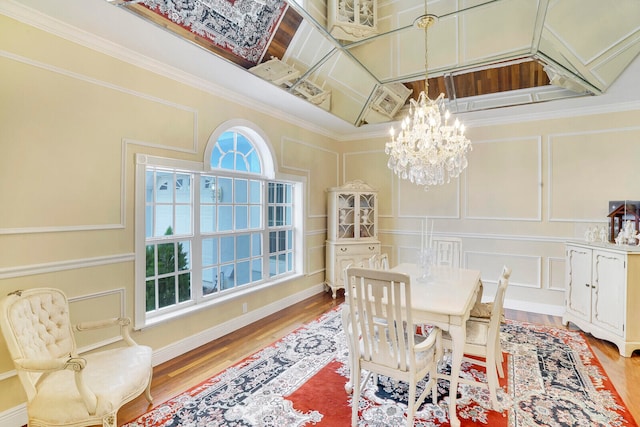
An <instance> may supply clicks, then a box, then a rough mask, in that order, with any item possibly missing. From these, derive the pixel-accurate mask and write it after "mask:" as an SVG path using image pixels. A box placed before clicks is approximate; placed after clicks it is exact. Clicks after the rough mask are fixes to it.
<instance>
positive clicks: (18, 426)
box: [0, 403, 29, 427]
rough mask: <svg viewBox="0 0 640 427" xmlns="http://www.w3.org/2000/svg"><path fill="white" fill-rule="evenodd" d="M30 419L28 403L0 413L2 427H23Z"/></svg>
mask: <svg viewBox="0 0 640 427" xmlns="http://www.w3.org/2000/svg"><path fill="white" fill-rule="evenodd" d="M28 419H29V418H28V417H27V404H26V403H23V404H22V405H18V406H15V407H13V408H10V409H7V410H6V411H4V412H0V426H6V427H22V426H26V425H27V421H28Z"/></svg>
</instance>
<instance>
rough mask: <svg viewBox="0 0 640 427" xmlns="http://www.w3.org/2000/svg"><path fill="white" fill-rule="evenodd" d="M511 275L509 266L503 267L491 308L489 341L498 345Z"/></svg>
mask: <svg viewBox="0 0 640 427" xmlns="http://www.w3.org/2000/svg"><path fill="white" fill-rule="evenodd" d="M510 277H511V269H510V268H509V267H507V266H504V267H502V273H501V274H500V278H499V279H498V288H497V289H496V296H495V298H494V300H493V307H492V309H491V318H490V319H489V332H488V334H489V336H488V338H487V342H488V343H494V344H495V346H496V347H499V346H500V321H501V320H502V312H503V310H504V297H505V295H506V293H507V286H509V278H510Z"/></svg>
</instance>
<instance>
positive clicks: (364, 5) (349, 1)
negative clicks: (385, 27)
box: [328, 0, 378, 41]
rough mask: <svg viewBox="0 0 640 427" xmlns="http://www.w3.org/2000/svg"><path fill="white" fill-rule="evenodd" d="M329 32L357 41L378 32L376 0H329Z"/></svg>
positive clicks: (340, 37)
mask: <svg viewBox="0 0 640 427" xmlns="http://www.w3.org/2000/svg"><path fill="white" fill-rule="evenodd" d="M328 7H329V15H328V20H329V26H328V28H329V32H330V33H331V35H332V36H334V37H335V38H337V39H338V40H349V41H357V40H362V39H364V38H366V37H369V36H372V35H375V34H377V33H378V0H329V2H328Z"/></svg>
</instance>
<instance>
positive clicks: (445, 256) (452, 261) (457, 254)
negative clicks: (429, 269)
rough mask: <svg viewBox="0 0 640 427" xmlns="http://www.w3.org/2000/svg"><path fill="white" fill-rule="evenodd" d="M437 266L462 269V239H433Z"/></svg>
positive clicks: (432, 243)
mask: <svg viewBox="0 0 640 427" xmlns="http://www.w3.org/2000/svg"><path fill="white" fill-rule="evenodd" d="M431 250H432V251H433V256H434V260H433V263H434V264H435V265H447V266H450V267H461V266H462V265H461V259H462V239H460V238H457V237H433V238H432V239H431Z"/></svg>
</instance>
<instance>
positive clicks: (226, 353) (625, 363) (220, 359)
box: [118, 292, 640, 426]
mask: <svg viewBox="0 0 640 427" xmlns="http://www.w3.org/2000/svg"><path fill="white" fill-rule="evenodd" d="M343 301H344V297H343V295H342V292H340V293H339V295H338V298H336V299H335V300H334V299H333V298H331V294H330V293H321V294H318V295H316V296H313V297H311V298H309V299H307V300H305V301H302V302H300V303H298V304H295V305H293V306H291V307H289V308H287V309H285V310H282V311H280V312H278V313H275V314H272V315H271V316H269V317H267V318H265V319H263V320H261V321H260V322H257V323H255V324H252V325H249V326H246V327H244V328H242V329H239V330H237V331H235V332H233V333H230V334H228V335H226V336H224V337H221V338H219V339H217V340H215V341H212V342H210V343H208V344H206V345H203V346H202V347H199V348H197V349H194V350H193V351H190V352H188V353H186V354H184V355H182V356H180V357H177V358H175V359H173V360H170V361H168V362H166V363H163V364H161V365H158V366H156V367H155V368H154V370H153V383H152V388H151V393H152V395H153V398H154V402H155V404H156V405H157V404H160V403H162V402H164V401H166V400H168V399H170V398H171V397H173V396H175V395H177V394H179V393H181V392H182V391H184V390H186V389H188V388H189V387H191V386H194V385H196V384H198V383H199V382H201V381H204V380H205V379H207V378H209V377H211V376H213V375H215V374H216V373H218V372H220V371H222V370H224V369H225V368H227V367H229V366H231V365H233V364H234V363H236V362H238V361H240V360H242V359H243V358H245V357H247V356H249V355H251V354H252V353H254V352H256V351H258V350H260V349H261V348H263V347H265V346H267V345H269V344H271V343H273V342H274V341H277V340H278V339H280V338H282V337H283V336H285V335H287V334H288V333H289V332H291V331H293V330H294V329H296V328H298V327H300V326H302V325H303V324H305V323H307V322H309V321H311V320H313V319H315V318H317V317H318V316H320V315H321V314H322V313H324V312H326V311H327V310H329V309H331V308H332V307H336V306H337V305H339V304H340V303H342V302H343ZM505 316H506V317H507V318H508V319H513V320H520V321H526V322H531V323H538V324H545V325H550V326H556V327H560V328H563V327H564V326H563V325H562V321H561V319H560V318H559V317H554V316H547V315H541V314H535V313H528V312H523V311H514V310H505ZM569 328H570V329H575V327H573V326H572V325H570V326H569ZM586 336H587V341H588V342H589V344H590V345H591V347H592V348H593V351H594V352H595V354H596V356H597V357H598V359H599V360H600V362H601V364H602V366H603V368H604V370H605V371H606V373H607V375H608V376H609V378H610V379H611V381H612V382H613V384H614V386H615V388H616V390H617V391H618V393H619V394H620V396H621V397H622V399H623V400H624V402H625V403H626V404H627V406H628V408H629V410H630V411H631V413H632V415H633V417H634V418H635V419H636V420H640V355H639V354H638V353H637V352H636V353H635V354H634V356H633V357H630V358H625V357H622V356H620V354H619V353H618V350H617V348H616V347H615V346H614V345H613V344H610V343H608V342H605V341H601V340H598V339H595V338H593V337H592V336H591V335H586ZM148 409H149V407H148V406H147V401H146V400H145V398H144V397H143V396H140V397H138V398H137V399H135V400H134V401H132V402H130V403H129V404H127V405H125V406H124V407H123V408H122V409H121V410H120V411H119V412H118V425H119V426H121V425H123V424H124V423H126V422H128V421H131V420H133V419H135V418H136V417H138V416H139V415H141V414H143V413H145V412H146V411H147V410H148Z"/></svg>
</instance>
